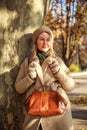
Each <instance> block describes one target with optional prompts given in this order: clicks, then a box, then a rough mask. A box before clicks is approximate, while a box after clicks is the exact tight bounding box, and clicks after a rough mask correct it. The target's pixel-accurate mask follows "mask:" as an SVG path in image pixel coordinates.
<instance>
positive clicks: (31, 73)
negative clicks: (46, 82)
mask: <svg viewBox="0 0 87 130" xmlns="http://www.w3.org/2000/svg"><path fill="white" fill-rule="evenodd" d="M28 75H29V76H30V77H31V78H32V79H35V78H36V77H37V72H36V69H35V64H34V62H31V63H30V64H29V67H28Z"/></svg>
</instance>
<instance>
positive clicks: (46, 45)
mask: <svg viewBox="0 0 87 130" xmlns="http://www.w3.org/2000/svg"><path fill="white" fill-rule="evenodd" d="M51 44H52V40H51V36H50V35H49V34H48V33H46V32H43V33H41V34H40V35H39V37H38V39H37V48H38V49H39V50H40V51H42V52H47V51H48V50H49V49H50V48H51Z"/></svg>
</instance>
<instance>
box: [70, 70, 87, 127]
mask: <svg viewBox="0 0 87 130" xmlns="http://www.w3.org/2000/svg"><path fill="white" fill-rule="evenodd" d="M72 77H73V79H74V80H75V82H76V87H75V89H74V90H73V91H72V92H69V93H68V95H69V98H75V97H78V96H82V95H87V71H86V72H80V73H72ZM71 108H72V117H73V124H74V130H87V107H82V106H77V105H71Z"/></svg>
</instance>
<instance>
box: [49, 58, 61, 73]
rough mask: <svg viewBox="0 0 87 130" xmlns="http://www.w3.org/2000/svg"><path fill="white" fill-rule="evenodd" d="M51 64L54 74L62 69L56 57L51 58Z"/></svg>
mask: <svg viewBox="0 0 87 130" xmlns="http://www.w3.org/2000/svg"><path fill="white" fill-rule="evenodd" d="M49 66H50V68H51V71H52V73H53V74H56V73H57V72H58V71H59V70H60V66H59V63H58V61H57V60H56V59H55V58H50V61H49Z"/></svg>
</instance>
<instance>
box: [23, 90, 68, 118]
mask: <svg viewBox="0 0 87 130" xmlns="http://www.w3.org/2000/svg"><path fill="white" fill-rule="evenodd" d="M66 106H67V101H66V100H65V99H64V98H63V97H62V96H61V95H60V94H59V93H58V92H56V91H50V92H49V91H34V92H33V93H32V94H31V95H30V96H29V97H28V98H27V99H26V101H25V107H26V110H27V113H28V114H30V115H40V116H50V115H58V114H63V113H64V111H65V110H66Z"/></svg>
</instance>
